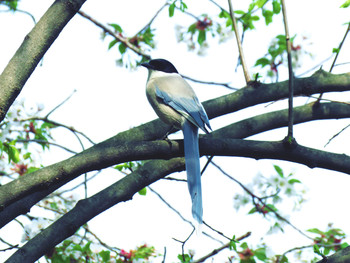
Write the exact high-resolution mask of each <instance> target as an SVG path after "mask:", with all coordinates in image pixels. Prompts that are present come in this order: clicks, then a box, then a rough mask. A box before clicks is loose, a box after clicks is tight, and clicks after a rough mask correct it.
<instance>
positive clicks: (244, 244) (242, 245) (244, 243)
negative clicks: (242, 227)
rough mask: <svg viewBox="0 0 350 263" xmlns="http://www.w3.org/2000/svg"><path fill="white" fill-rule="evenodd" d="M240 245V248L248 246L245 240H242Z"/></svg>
mask: <svg viewBox="0 0 350 263" xmlns="http://www.w3.org/2000/svg"><path fill="white" fill-rule="evenodd" d="M240 247H241V248H242V249H247V248H248V244H247V242H243V243H242V244H241V245H240Z"/></svg>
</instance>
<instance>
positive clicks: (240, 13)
mask: <svg viewBox="0 0 350 263" xmlns="http://www.w3.org/2000/svg"><path fill="white" fill-rule="evenodd" d="M234 13H235V14H237V15H245V14H246V12H244V11H243V10H236V11H234Z"/></svg>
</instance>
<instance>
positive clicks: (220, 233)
mask: <svg viewBox="0 0 350 263" xmlns="http://www.w3.org/2000/svg"><path fill="white" fill-rule="evenodd" d="M203 224H204V225H205V226H207V227H208V228H210V229H211V230H213V231H214V232H216V233H218V234H219V235H220V236H223V237H224V238H226V239H228V240H231V238H229V237H228V236H225V234H224V233H222V232H221V231H219V230H217V229H215V228H213V227H212V226H210V225H208V224H207V223H206V222H205V221H203Z"/></svg>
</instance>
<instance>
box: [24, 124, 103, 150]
mask: <svg viewBox="0 0 350 263" xmlns="http://www.w3.org/2000/svg"><path fill="white" fill-rule="evenodd" d="M19 121H20V122H23V121H44V122H47V123H50V124H52V125H54V126H57V127H62V128H65V129H67V130H70V131H71V132H73V133H77V134H80V135H81V136H83V137H84V138H85V139H86V140H88V141H89V142H90V143H91V144H93V145H95V144H96V143H95V142H93V141H92V140H91V139H90V138H89V137H88V136H87V135H85V134H84V133H83V132H81V131H78V130H76V129H75V128H73V127H71V126H67V125H65V124H63V123H59V122H56V121H53V120H50V119H47V118H44V117H31V118H28V119H23V120H19Z"/></svg>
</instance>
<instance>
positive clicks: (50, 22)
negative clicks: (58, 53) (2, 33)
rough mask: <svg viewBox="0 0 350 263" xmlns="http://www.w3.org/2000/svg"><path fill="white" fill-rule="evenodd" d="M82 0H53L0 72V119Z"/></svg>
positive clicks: (83, 0) (82, 2)
mask: <svg viewBox="0 0 350 263" xmlns="http://www.w3.org/2000/svg"><path fill="white" fill-rule="evenodd" d="M85 1H86V0H56V1H55V2H54V3H53V4H52V5H51V7H50V8H49V9H48V10H47V11H46V13H45V14H44V15H43V17H42V18H41V19H40V20H39V22H38V23H37V24H36V25H35V26H34V28H33V29H32V31H31V32H30V33H29V34H28V35H27V36H26V37H25V38H24V40H23V43H22V44H21V46H20V47H19V48H18V50H17V51H16V53H15V55H14V56H13V57H12V59H11V60H10V62H9V63H8V64H7V66H6V68H5V69H4V71H3V72H2V74H1V75H0V87H1V90H0V122H1V121H2V120H3V119H4V118H5V115H6V113H7V111H8V109H9V108H10V106H11V105H12V103H13V101H14V100H15V99H16V98H17V96H18V94H19V93H20V92H21V90H22V88H23V86H24V84H25V83H26V81H27V80H28V78H29V77H30V75H31V74H32V72H33V71H34V69H35V68H36V66H37V65H38V63H39V61H40V60H41V59H42V57H43V56H44V54H45V53H46V51H47V50H48V49H49V47H50V46H51V45H52V43H53V42H54V41H55V39H56V38H57V37H58V35H59V34H60V33H61V31H62V30H63V28H64V27H65V25H66V24H67V23H68V22H69V21H70V19H71V18H72V17H73V16H74V15H75V14H76V12H77V11H78V10H79V9H80V7H81V6H82V5H83V4H84V2H85Z"/></svg>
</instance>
